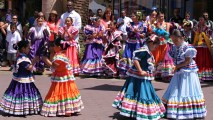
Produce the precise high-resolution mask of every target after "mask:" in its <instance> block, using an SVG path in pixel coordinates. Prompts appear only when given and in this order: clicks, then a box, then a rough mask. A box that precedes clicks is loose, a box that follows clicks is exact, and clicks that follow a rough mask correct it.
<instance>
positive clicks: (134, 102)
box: [112, 44, 165, 120]
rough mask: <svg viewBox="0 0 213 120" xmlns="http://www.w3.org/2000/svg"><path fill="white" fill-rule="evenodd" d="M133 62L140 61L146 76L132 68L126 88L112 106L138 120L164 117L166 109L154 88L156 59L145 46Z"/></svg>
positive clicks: (137, 51) (134, 57)
mask: <svg viewBox="0 0 213 120" xmlns="http://www.w3.org/2000/svg"><path fill="white" fill-rule="evenodd" d="M133 60H138V61H139V63H140V66H141V68H142V69H143V71H146V72H147V75H146V76H139V75H137V73H138V71H137V69H136V67H135V66H132V67H131V68H130V69H129V70H128V72H127V75H128V76H129V77H128V78H127V79H126V82H125V84H124V86H123V87H122V89H121V91H119V93H118V95H117V96H116V98H115V100H114V102H113V104H112V106H113V107H115V108H118V109H120V114H121V115H123V116H126V117H133V118H136V120H157V119H160V118H161V117H163V114H164V113H165V107H164V105H163V103H162V101H161V99H160V98H159V97H158V96H157V94H156V92H155V89H154V88H153V86H152V83H151V80H154V75H153V71H154V57H153V55H152V53H151V52H150V51H149V49H148V47H147V45H146V44H145V45H144V46H143V47H141V48H140V49H138V50H136V51H134V52H133Z"/></svg>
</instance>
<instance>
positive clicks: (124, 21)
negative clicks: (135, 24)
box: [117, 10, 132, 50]
mask: <svg viewBox="0 0 213 120" xmlns="http://www.w3.org/2000/svg"><path fill="white" fill-rule="evenodd" d="M130 22H132V19H131V18H129V17H127V16H126V11H125V10H122V11H121V18H118V20H117V23H118V30H119V31H121V32H122V33H123V36H122V37H123V41H122V49H123V50H124V48H125V41H126V39H127V31H126V26H127V25H129V24H130Z"/></svg>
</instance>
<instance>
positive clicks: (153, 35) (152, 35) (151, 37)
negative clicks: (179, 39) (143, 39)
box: [149, 34, 158, 42]
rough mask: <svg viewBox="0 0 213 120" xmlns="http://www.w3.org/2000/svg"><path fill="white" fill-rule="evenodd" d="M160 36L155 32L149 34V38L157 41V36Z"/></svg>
mask: <svg viewBox="0 0 213 120" xmlns="http://www.w3.org/2000/svg"><path fill="white" fill-rule="evenodd" d="M157 37H158V36H157V35H155V34H151V35H150V36H149V39H150V40H151V41H153V42H154V41H155V39H156V38H157Z"/></svg>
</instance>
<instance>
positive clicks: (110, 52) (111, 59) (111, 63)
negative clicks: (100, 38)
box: [102, 30, 122, 77]
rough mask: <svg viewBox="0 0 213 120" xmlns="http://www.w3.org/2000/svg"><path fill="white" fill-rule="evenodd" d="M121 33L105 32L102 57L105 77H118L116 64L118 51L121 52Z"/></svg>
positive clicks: (116, 31)
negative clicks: (105, 41) (105, 40)
mask: <svg viewBox="0 0 213 120" xmlns="http://www.w3.org/2000/svg"><path fill="white" fill-rule="evenodd" d="M121 34H122V32H120V31H118V30H115V31H112V32H111V31H108V32H106V39H107V40H108V41H107V43H105V50H104V52H103V55H102V65H103V69H104V73H105V74H106V75H107V76H114V77H115V76H118V69H117V62H118V60H119V51H120V50H121V42H120V40H121V39H122V37H121Z"/></svg>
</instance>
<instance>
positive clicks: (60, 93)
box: [41, 81, 84, 116]
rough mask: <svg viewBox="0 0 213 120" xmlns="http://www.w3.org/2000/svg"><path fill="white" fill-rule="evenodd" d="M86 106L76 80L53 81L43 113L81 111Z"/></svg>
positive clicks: (55, 114) (47, 114) (44, 114)
mask: <svg viewBox="0 0 213 120" xmlns="http://www.w3.org/2000/svg"><path fill="white" fill-rule="evenodd" d="M83 108H84V106H83V102H82V100H81V95H80V93H79V90H78V88H77V86H76V84H75V81H67V82H52V84H51V87H50V89H49V92H48V93H47V96H46V98H45V100H44V104H43V107H42V111H41V115H43V116H57V115H66V114H69V113H75V112H80V111H81V110H82V109H83Z"/></svg>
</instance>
